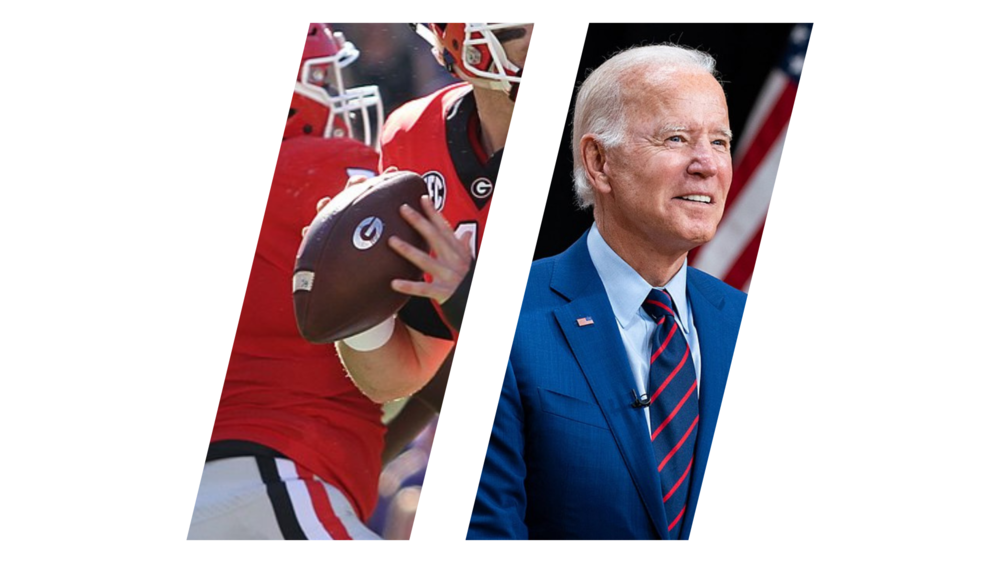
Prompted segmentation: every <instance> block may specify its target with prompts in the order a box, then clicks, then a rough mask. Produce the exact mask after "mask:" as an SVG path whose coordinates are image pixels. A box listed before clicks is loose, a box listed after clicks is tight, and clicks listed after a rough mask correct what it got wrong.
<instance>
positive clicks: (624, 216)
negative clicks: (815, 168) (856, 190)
mask: <svg viewBox="0 0 1000 563" xmlns="http://www.w3.org/2000/svg"><path fill="white" fill-rule="evenodd" d="M810 32H811V25H810V24H701V25H699V24H669V25H668V24H662V25H659V24H643V25H622V24H592V25H591V26H590V28H589V31H588V34H587V40H586V43H585V46H584V49H583V55H582V58H581V61H580V65H579V73H578V76H577V82H576V85H577V86H576V91H575V92H574V98H573V103H572V106H571V110H570V114H569V115H568V116H567V118H566V127H565V131H564V133H563V141H562V144H561V147H560V151H559V157H558V160H557V162H555V163H554V168H555V171H554V174H553V177H552V180H551V186H550V190H549V197H548V203H547V207H546V209H545V215H544V218H543V220H542V225H541V231H540V234H539V237H538V243H537V246H536V253H535V259H536V261H535V262H534V263H533V264H532V266H531V271H530V274H529V275H528V282H527V287H526V290H525V294H524V300H523V303H522V305H521V311H520V317H519V319H518V323H517V329H516V333H515V335H514V341H513V345H512V348H511V352H510V359H509V361H508V363H507V367H506V373H505V377H504V381H503V388H502V391H501V394H500V397H499V405H498V407H497V412H496V417H495V421H494V424H493V430H492V434H491V437H490V442H489V447H488V450H487V453H486V458H485V462H484V465H483V470H482V476H481V480H480V483H479V489H478V493H477V495H476V499H475V505H474V508H473V511H472V516H471V520H470V524H469V530H468V538H469V539H688V538H689V537H690V536H691V533H692V529H693V524H694V517H695V513H696V508H697V505H698V499H699V495H700V492H701V490H702V488H703V486H704V487H711V481H710V480H707V482H706V479H705V469H706V466H707V464H708V460H709V453H710V450H711V446H712V440H713V437H714V435H715V432H716V430H717V423H718V421H719V413H720V410H721V408H722V403H723V395H724V391H725V388H726V383H727V380H728V378H729V376H730V373H729V372H730V365H731V363H732V359H733V353H734V349H735V346H736V340H737V336H738V334H739V330H740V324H741V320H742V316H743V311H744V307H745V304H746V301H747V292H748V291H749V289H750V286H751V281H752V278H753V269H754V263H755V260H756V255H757V250H758V248H759V246H760V244H761V240H762V235H763V231H764V224H765V219H766V216H767V209H768V205H769V203H770V200H771V195H772V188H773V186H774V181H775V177H776V174H777V170H778V164H779V161H780V157H781V151H782V147H783V143H784V139H785V133H786V131H787V128H788V127H789V124H790V122H791V121H792V119H791V117H792V108H793V103H794V100H795V93H796V89H797V85H798V81H799V77H800V75H801V72H802V69H803V64H804V61H805V55H806V47H807V45H808V41H809V36H810ZM748 45H752V46H753V48H748ZM733 376H734V377H737V376H738V375H737V374H733Z"/></svg>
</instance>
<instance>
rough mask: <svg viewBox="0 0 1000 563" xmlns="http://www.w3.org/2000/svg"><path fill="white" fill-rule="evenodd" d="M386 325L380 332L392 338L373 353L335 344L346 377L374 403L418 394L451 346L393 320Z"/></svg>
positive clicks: (347, 340) (348, 340) (347, 345)
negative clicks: (386, 333)
mask: <svg viewBox="0 0 1000 563" xmlns="http://www.w3.org/2000/svg"><path fill="white" fill-rule="evenodd" d="M386 322H387V323H391V326H384V325H383V326H382V327H379V328H381V329H382V330H386V331H388V330H391V331H392V332H391V335H389V337H388V340H386V341H385V343H384V344H382V345H381V346H379V347H377V348H375V349H371V350H365V349H362V350H358V349H357V348H354V347H352V339H351V338H349V339H346V342H345V341H340V342H338V343H337V354H339V355H340V359H341V360H342V361H343V362H344V367H345V368H347V373H348V374H349V375H350V376H351V379H352V380H354V383H355V385H357V386H358V389H360V390H361V392H362V393H364V394H365V395H366V396H367V397H368V398H369V399H371V400H372V401H375V402H376V403H386V402H389V401H393V400H395V399H399V398H402V397H408V396H410V395H412V394H414V393H416V392H417V391H419V390H420V389H421V388H423V387H424V385H426V384H427V382H429V381H430V379H431V377H433V376H434V374H435V373H436V372H437V370H438V368H439V367H440V366H441V363H442V362H443V361H444V359H445V357H447V355H448V352H449V351H451V348H452V346H453V345H454V343H453V342H452V341H450V340H444V339H441V338H434V337H432V336H427V335H426V334H423V333H421V332H419V331H417V330H414V329H412V328H410V327H409V326H407V325H406V324H405V323H404V322H403V321H401V320H399V319H397V318H395V317H394V318H392V319H389V320H388V321H386ZM352 338H356V337H352ZM355 345H356V346H358V345H357V344H355ZM359 346H360V347H361V348H364V347H365V346H364V345H363V344H362V345H359Z"/></svg>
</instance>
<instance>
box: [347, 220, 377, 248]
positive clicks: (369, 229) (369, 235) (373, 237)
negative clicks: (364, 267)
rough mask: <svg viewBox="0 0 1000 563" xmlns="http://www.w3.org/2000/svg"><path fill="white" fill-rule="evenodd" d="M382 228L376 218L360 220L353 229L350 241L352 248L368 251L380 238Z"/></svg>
mask: <svg viewBox="0 0 1000 563" xmlns="http://www.w3.org/2000/svg"><path fill="white" fill-rule="evenodd" d="M383 228H385V226H384V225H383V224H382V220H381V219H379V218H378V217H374V216H373V217H366V218H364V219H362V220H361V222H360V223H358V226H357V227H356V228H355V229H354V237H353V238H352V239H351V242H353V243H354V248H357V249H358V250H368V249H369V248H371V247H373V246H375V243H376V242H378V239H379V238H381V236H382V229H383Z"/></svg>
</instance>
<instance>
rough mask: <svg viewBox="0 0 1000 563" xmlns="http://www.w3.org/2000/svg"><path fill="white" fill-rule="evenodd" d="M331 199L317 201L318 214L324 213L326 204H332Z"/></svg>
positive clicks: (325, 198)
mask: <svg viewBox="0 0 1000 563" xmlns="http://www.w3.org/2000/svg"><path fill="white" fill-rule="evenodd" d="M348 182H350V180H348ZM331 199H332V198H329V197H324V198H321V199H320V200H319V201H317V202H316V213H319V212H320V211H323V208H324V207H326V204H328V203H330V200H331ZM303 234H305V231H303Z"/></svg>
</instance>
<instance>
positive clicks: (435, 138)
mask: <svg viewBox="0 0 1000 563" xmlns="http://www.w3.org/2000/svg"><path fill="white" fill-rule="evenodd" d="M479 138H480V123H479V114H478V112H477V110H476V100H475V97H474V96H473V94H472V86H470V85H469V84H466V83H458V84H454V85H451V86H448V87H446V88H444V89H442V90H439V91H437V92H435V93H433V94H431V95H429V96H427V97H424V98H420V99H417V100H414V101H412V102H409V103H408V104H406V105H404V106H402V107H400V108H399V109H397V110H396V111H395V112H393V114H392V115H391V116H390V117H389V119H388V120H387V121H386V124H385V127H384V128H383V132H382V161H381V165H380V166H381V169H382V170H384V169H386V168H388V167H390V166H395V167H397V168H399V169H400V170H410V171H413V172H416V173H418V174H420V175H421V176H422V177H423V179H424V182H425V183H426V184H427V193H428V195H429V196H430V197H431V201H433V202H434V206H435V208H436V209H437V210H438V211H441V212H442V214H443V215H444V217H445V218H446V219H447V220H448V222H449V223H450V224H451V225H452V227H454V229H455V232H456V233H458V234H460V235H461V234H463V233H465V232H469V231H471V232H472V234H473V238H472V241H473V242H474V243H475V246H474V248H473V249H472V252H473V255H475V254H476V253H477V252H478V250H479V245H480V243H481V242H482V240H483V230H484V228H485V226H486V216H487V215H488V214H489V211H490V201H491V199H492V197H493V187H494V185H495V184H496V178H497V172H498V170H499V169H500V159H501V156H502V154H501V153H502V152H503V151H502V150H500V151H497V152H496V153H495V154H493V155H492V156H489V155H487V154H486V153H485V151H484V150H483V148H482V145H481V143H480V140H479ZM401 318H402V319H403V320H404V321H405V322H406V323H407V324H409V325H410V326H412V327H414V328H416V329H417V330H420V331H421V332H424V333H426V334H430V335H431V336H437V337H439V338H451V337H452V335H451V332H450V330H449V329H448V327H447V325H446V324H445V323H444V322H443V321H441V319H440V317H439V314H438V313H437V312H436V309H435V308H434V306H433V305H432V304H431V302H430V301H429V300H427V299H422V298H414V299H411V300H410V301H409V303H408V304H407V306H406V307H405V308H404V309H403V311H402V313H401Z"/></svg>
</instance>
